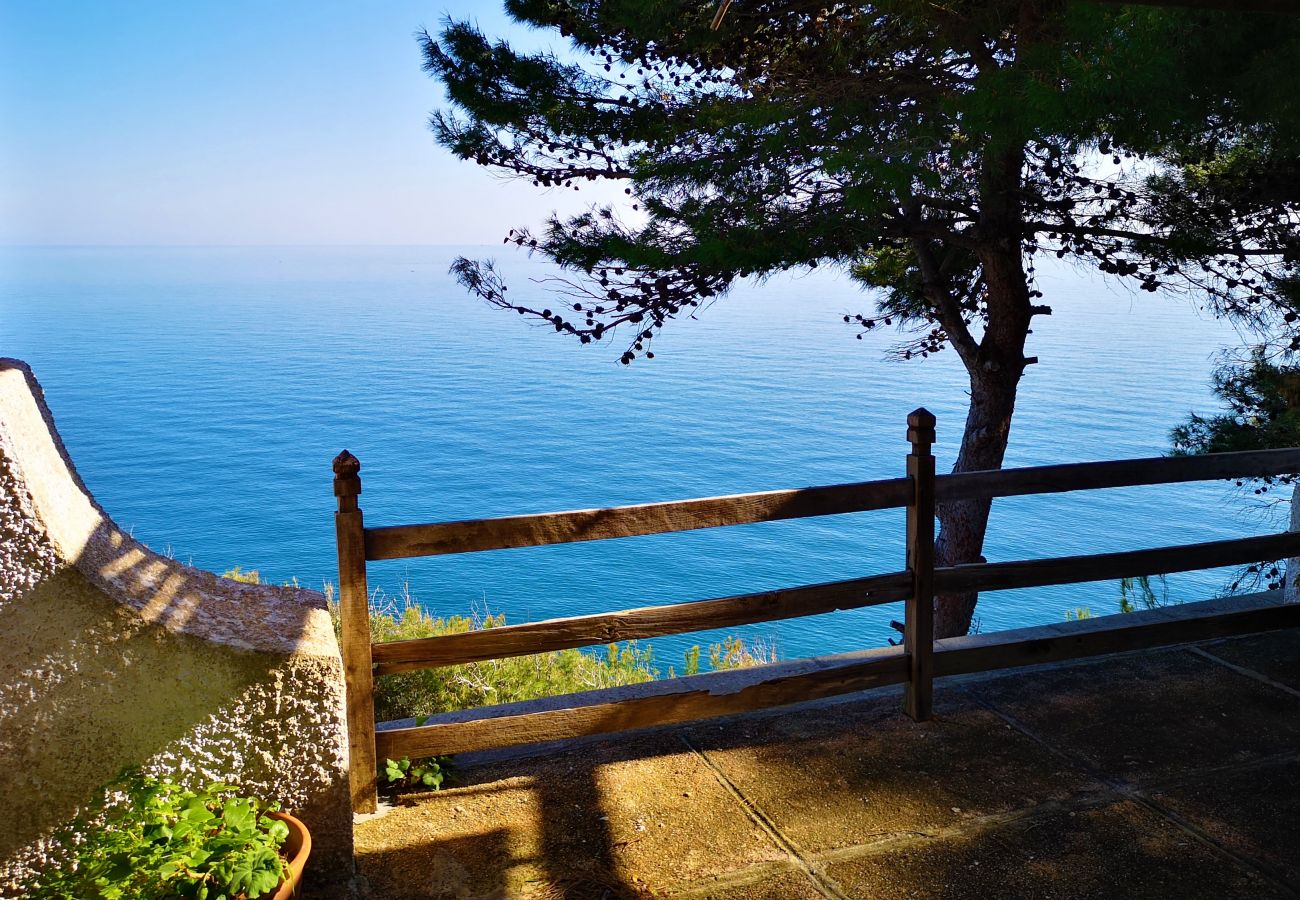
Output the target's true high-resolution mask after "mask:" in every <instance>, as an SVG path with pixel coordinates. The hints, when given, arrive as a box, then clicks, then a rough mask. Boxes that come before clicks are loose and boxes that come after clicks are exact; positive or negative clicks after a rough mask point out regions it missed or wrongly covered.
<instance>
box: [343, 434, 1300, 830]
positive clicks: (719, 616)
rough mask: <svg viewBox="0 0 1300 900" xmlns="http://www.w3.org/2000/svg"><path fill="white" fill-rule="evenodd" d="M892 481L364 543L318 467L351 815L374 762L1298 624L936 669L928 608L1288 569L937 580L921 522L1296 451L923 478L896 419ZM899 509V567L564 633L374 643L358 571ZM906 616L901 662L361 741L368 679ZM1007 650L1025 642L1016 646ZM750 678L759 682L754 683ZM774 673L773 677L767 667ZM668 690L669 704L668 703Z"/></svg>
mask: <svg viewBox="0 0 1300 900" xmlns="http://www.w3.org/2000/svg"><path fill="white" fill-rule="evenodd" d="M907 423H908V431H907V437H908V440H909V442H910V443H911V452H910V453H909V454H908V456H907V468H906V471H907V476H906V477H904V478H896V479H887V480H883V481H867V482H859V483H854V484H841V485H831V486H824V487H811V488H800V489H796V490H782V491H767V492H763V493H755V494H736V495H733V496H727V497H708V498H703V499H696V500H681V501H676V502H671V503H650V504H644V505H639V506H621V507H614V508H611V509H591V510H578V511H572V512H559V513H544V514H540V515H527V516H511V517H507V518H495V519H474V520H469V521H461V522H444V523H438V524H431V525H398V526H389V527H381V528H367V527H365V525H364V523H363V520H362V513H361V509H360V507H359V506H358V503H357V497H358V495H359V494H360V493H361V479H360V477H359V472H360V469H361V464H360V462H359V461H358V460H357V459H356V457H354V456H353V455H352V454H350V453H348V452H347V451H346V450H345V451H343V452H342V453H340V454H339V456H338V457H337V458H336V459H335V460H334V473H335V478H334V493H335V495H336V496H337V498H338V513H337V514H336V516H335V523H336V528H337V540H338V558H339V606H340V615H341V618H342V652H343V666H344V675H345V679H346V682H347V713H348V742H349V750H350V754H351V755H350V764H349V772H350V777H351V785H352V802H353V806H354V808H355V809H356V810H358V811H361V812H368V811H373V810H374V808H375V803H376V763H377V761H378V760H379V759H382V758H400V757H402V756H413V757H414V756H428V755H435V754H449V753H459V752H466V751H469V750H481V749H488V748H492V747H504V746H511V745H515V744H526V743H534V742H538V741H548V740H558V739H562V738H569V737H577V736H582V735H590V734H600V733H605V732H615V731H623V730H628V729H633V728H644V727H647V726H651V725H656V724H664V723H668V722H681V721H689V720H692V719H699V718H705V717H709V716H717V715H726V714H730V713H735V712H741V711H745V710H751V709H760V708H764V707H770V706H780V705H783V704H788V703H797V702H800V701H805V700H812V699H816V698H819V697H825V696H833V695H836V694H843V693H849V692H853V691H859V690H863V689H866V688H870V687H876V686H879V685H886V684H897V683H902V684H904V685H905V697H904V708H905V710H906V712H907V714H908V715H909V716H911V717H912V718H913V719H917V720H924V719H926V718H928V717H929V716H930V709H931V698H932V693H933V681H934V679H935V677H939V676H947V675H957V674H963V673H969V672H978V671H987V670H991V669H1000V668H1008V667H1013V666H1017V665H1025V664H1028V663H1034V662H1044V661H1049V660H1052V659H1067V658H1076V657H1082V656H1092V655H1099V654H1104V653H1114V652H1118V651H1122V650H1132V649H1140V648H1143V647H1152V646H1160V645H1164V644H1170V643H1181V642H1184V641H1189V640H1198V639H1206V638H1211V637H1221V636H1226V635H1231V634H1247V633H1252V632H1256V631H1264V630H1268V629H1272V628H1282V627H1291V626H1295V625H1300V604H1288V605H1285V606H1277V607H1275V608H1268V609H1255V610H1250V611H1244V612H1242V611H1238V612H1229V613H1224V614H1218V615H1209V616H1205V617H1203V618H1199V619H1194V620H1191V621H1188V620H1182V621H1170V622H1158V623H1153V624H1151V623H1149V624H1143V625H1141V626H1133V627H1125V628H1119V629H1110V630H1106V631H1101V632H1096V633H1090V634H1080V635H1077V636H1075V637H1073V638H1072V639H1071V640H1070V641H1068V642H1067V641H1060V642H1056V643H1050V642H1049V643H1048V644H1044V642H1042V641H1035V642H1032V643H1033V646H1032V647H1031V646H1028V644H1026V645H1025V646H1022V645H1021V644H1017V643H1010V644H1007V643H1000V644H996V645H992V646H989V647H968V648H963V649H954V650H941V651H938V652H936V651H935V647H934V635H933V625H934V608H933V600H934V595H935V594H936V593H944V592H952V591H987V590H1005V589H1009V588H1025V587H1040V586H1045V585H1054V584H1071V583H1078V582H1087V581H1101V580H1108V579H1116V578H1124V577H1130V576H1138V575H1155V574H1163V573H1167V572H1178V571H1186V570H1192V569H1206V568H1213V567H1217V566H1228V565H1238V564H1244V563H1250V562H1256V561H1260V560H1268V559H1281V558H1284V557H1289V556H1293V555H1300V532H1284V533H1281V534H1272V535H1267V536H1263V537H1251V538H1242V539H1239V540H1229V541H1212V542H1208V543H1202V544H1186V545H1181V546H1175V547H1161V548H1156V549H1150V550H1133V551H1127V552H1122V553H1104V554H1096V555H1089V556H1072V557H1058V558H1054V559H1035V560H1024V561H1018V562H994V563H974V564H969V565H960V566H952V567H945V568H936V567H935V557H934V536H935V535H934V529H935V506H936V504H941V503H944V502H947V501H952V500H963V499H974V498H993V497H1010V496H1016V495H1024V494H1045V493H1056V492H1063V491H1078V490H1092V489H1098V488H1112V487H1128V486H1133V485H1147V484H1170V483H1176V482H1185V481H1203V480H1212V479H1223V478H1249V477H1258V476H1268V475H1280V474H1286V473H1296V472H1300V448H1296V449H1285V450H1261V451H1250V452H1244V453H1219V454H1210V455H1205V456H1184V457H1157V458H1151V459H1130V460H1116V461H1110V462H1093V463H1076V464H1069V465H1054V466H1035V467H1030V468H1021V469H1003V470H997V471H986V472H969V473H963V474H955V475H941V476H937V477H936V475H935V469H934V456H933V455H932V453H931V446H932V444H933V442H934V424H935V420H934V416H932V415H931V414H930V413H929V412H927V411H926V410H924V409H918V410H917V411H915V412H914V413H912V414H911V415H909V416H908V419H907ZM900 507H906V509H907V559H906V568H905V570H903V571H901V572H893V573H888V574H881V575H871V576H868V577H865V578H854V579H849V580H847V581H834V582H828V583H823V584H812V585H803V586H799V587H792V588H785V589H781V590H772V591H763V592H760V593H754V594H741V595H738V596H732V597H722V598H718V599H712V600H700V601H694V602H689V603H677V604H671V605H663V606H651V607H643V608H639V609H628V610H623V611H620V612H612V613H601V614H597V615H586V616H571V617H566V618H560V619H551V620H549V621H545V622H531V623H526V624H517V625H509V626H503V627H500V628H489V629H484V630H480V631H471V632H467V633H462V634H448V635H442V636H438V637H431V638H422V639H418V640H406V641H396V642H389V643H378V644H376V643H372V641H371V636H370V619H369V612H370V611H369V592H368V589H367V585H366V563H367V561H373V560H384V559H401V558H406V557H415V556H435V555H440V554H449V553H472V552H477V551H482V550H498V549H503V548H508V547H532V546H538V545H543V544H563V543H570V542H574V541H593V540H603V539H607V538H620V537H631V536H634V535H645V534H659V533H664V532H673V531H688V530H692V529H698V528H717V527H721V526H725V525H741V524H747V523H753V522H771V521H777V520H780V519H798V518H805V517H810V516H827V515H835V514H840V513H854V512H864V511H867V510H875V509H888V508H900ZM899 600H902V601H905V608H904V636H903V646H902V648H901V649H900V651H899V652H897V653H890V654H881V655H880V656H878V657H876V658H871V659H867V660H864V661H862V662H859V663H856V664H853V665H848V666H836V667H831V668H826V669H814V670H812V671H805V672H801V673H798V674H794V675H790V674H785V673H784V672H785V671H786V670H782V672H783V673H782V674H777V675H773V677H771V678H768V679H765V678H764V676H763V673H762V672H759V673H757V677H755V678H753V679H751V680H750V681H749V682H748V683H747V686H746V687H745V688H744V689H743V690H736V691H732V692H713V691H710V690H707V689H692V685H694V684H702V683H703V682H699V681H695V680H694V679H708V678H710V677H711V676H707V675H704V676H692V677H690V678H681V679H676V681H677V682H679V683H680V684H678V685H673V686H671V687H672V688H673V689H671V690H669V691H667V692H663V693H660V694H658V695H653V696H642V697H634V698H629V699H624V700H621V701H618V702H581V703H576V704H574V705H571V706H568V707H565V708H558V709H550V710H545V711H540V712H531V713H527V714H522V715H496V716H492V715H490V712H491V710H486V711H485V713H488V714H485V715H484V716H482V717H476V718H472V719H469V720H466V721H458V722H450V723H441V724H435V725H425V726H420V727H402V728H394V729H386V730H380V731H378V732H377V731H376V727H375V712H374V695H373V679H374V678H375V677H376V676H378V675H387V674H391V673H394V672H406V671H411V670H415V669H425V668H433V667H438V666H450V665H458V664H461V663H468V662H475V661H479V660H488V659H497V658H504V657H511V656H522V655H526V654H531V653H542V652H545V651H550V650H563V649H567V648H571V647H584V646H590V645H597V644H607V643H610V642H613V641H625V640H633V639H638V638H649V637H655V636H659V635H667V634H680V633H683V632H690V631H699V630H705V629H715V628H724V627H729V626H734V625H743V624H751V623H755V622H768V621H773V620H776V619H788V618H794V617H797V616H810V615H817V614H819V613H827V612H833V611H835V610H842V609H858V608H862V607H867V606H876V605H879V604H882V603H889V602H894V601H899ZM1022 643H1023V642H1022ZM759 668H760V669H762V668H763V667H759ZM772 669H773V670H774V671H776V670H777V669H778V667H777V666H773V667H772ZM678 687H680V689H676V688H678Z"/></svg>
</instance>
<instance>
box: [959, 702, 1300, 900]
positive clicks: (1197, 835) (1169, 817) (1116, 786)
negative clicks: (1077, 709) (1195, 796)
mask: <svg viewBox="0 0 1300 900" xmlns="http://www.w3.org/2000/svg"><path fill="white" fill-rule="evenodd" d="M967 696H969V697H970V698H971V699H972V700H973V701H974V702H975V703H977V704H979V705H980V706H982V707H983V708H985V709H987V710H988V711H989V712H991V713H993V715H995V716H997V717H998V718H1000V719H1002V721H1004V722H1006V723H1007V724H1008V725H1010V726H1011V727H1012V728H1014V729H1015V730H1016V731H1018V732H1020V733H1021V734H1023V735H1024V736H1025V737H1027V738H1029V739H1030V740H1031V741H1034V742H1035V743H1036V744H1038V745H1039V746H1041V747H1043V748H1044V749H1046V750H1047V751H1048V752H1049V753H1052V754H1054V755H1056V756H1057V757H1060V758H1061V759H1063V760H1066V761H1067V762H1069V763H1070V764H1071V765H1074V766H1077V767H1078V768H1080V769H1082V770H1083V771H1084V772H1085V773H1086V774H1087V775H1089V776H1090V777H1092V778H1094V779H1096V780H1097V781H1098V782H1099V783H1101V784H1102V785H1104V786H1105V787H1106V788H1107V789H1108V790H1109V791H1111V792H1112V793H1113V794H1114V795H1115V796H1116V797H1117V798H1118V799H1121V800H1130V801H1132V802H1133V803H1136V804H1138V805H1139V806H1141V807H1142V808H1143V809H1146V810H1147V811H1148V812H1151V813H1152V814H1154V815H1156V816H1158V817H1160V818H1162V819H1164V820H1165V821H1166V822H1168V823H1169V824H1171V825H1173V826H1174V827H1175V828H1177V829H1178V830H1180V831H1182V832H1183V833H1184V834H1186V835H1187V836H1188V837H1190V838H1192V839H1193V840H1194V841H1196V842H1197V843H1199V844H1201V845H1203V846H1204V847H1206V848H1207V849H1209V850H1210V851H1211V852H1212V853H1215V854H1216V855H1218V856H1220V857H1222V858H1224V859H1226V860H1227V861H1228V862H1230V863H1233V864H1235V865H1237V866H1240V867H1241V868H1243V869H1246V870H1247V871H1248V872H1250V873H1251V874H1252V875H1254V876H1255V877H1257V878H1259V879H1260V880H1261V881H1265V882H1267V883H1268V884H1269V885H1270V886H1271V887H1273V888H1275V889H1277V890H1278V891H1280V892H1281V893H1282V894H1283V895H1284V896H1287V897H1293V898H1300V893H1297V892H1296V890H1295V888H1294V887H1292V886H1291V885H1290V884H1289V883H1288V882H1287V881H1286V879H1285V878H1284V877H1282V876H1281V875H1280V874H1279V873H1277V872H1275V871H1274V870H1273V868H1272V867H1271V866H1268V865H1266V864H1264V863H1261V862H1259V861H1258V860H1255V859H1252V858H1251V857H1249V856H1244V855H1243V854H1240V853H1238V852H1236V851H1235V850H1232V849H1230V848H1228V847H1225V846H1224V845H1223V844H1220V843H1219V842H1218V841H1216V840H1215V839H1214V838H1213V837H1211V836H1210V834H1208V833H1207V832H1206V831H1204V830H1203V829H1201V828H1200V827H1199V826H1197V825H1196V824H1194V823H1192V822H1190V821H1188V820H1187V819H1184V818H1183V817H1182V816H1180V815H1178V814H1177V813H1176V812H1174V811H1173V810H1171V809H1167V808H1166V807H1165V806H1164V805H1163V804H1161V803H1158V802H1156V801H1155V800H1153V799H1151V798H1150V797H1148V796H1147V795H1146V794H1145V793H1144V792H1143V791H1142V790H1141V789H1140V788H1137V787H1135V786H1133V785H1130V784H1126V783H1125V782H1123V781H1120V780H1119V779H1116V778H1112V777H1111V776H1110V775H1108V774H1106V773H1105V772H1103V771H1102V770H1101V769H1099V768H1098V767H1097V766H1095V765H1093V764H1092V763H1091V762H1089V761H1088V760H1087V759H1085V758H1083V757H1082V756H1080V755H1078V754H1077V753H1074V752H1072V751H1070V750H1066V749H1062V748H1060V747H1057V746H1056V745H1055V744H1053V743H1052V742H1051V741H1049V740H1048V739H1047V738H1044V737H1042V736H1041V735H1039V734H1037V733H1035V732H1034V731H1033V730H1031V729H1030V728H1029V726H1027V725H1025V724H1024V723H1023V722H1021V721H1020V720H1019V719H1017V718H1016V717H1015V716H1012V715H1010V714H1009V713H1006V712H1004V711H1002V710H1001V709H999V708H998V707H996V706H994V705H993V704H992V703H990V702H988V701H987V700H985V699H984V698H983V697H979V696H975V695H973V694H967Z"/></svg>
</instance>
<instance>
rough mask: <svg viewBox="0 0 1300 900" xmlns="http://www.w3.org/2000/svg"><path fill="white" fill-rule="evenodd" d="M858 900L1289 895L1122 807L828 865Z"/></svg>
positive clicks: (1227, 899)
mask: <svg viewBox="0 0 1300 900" xmlns="http://www.w3.org/2000/svg"><path fill="white" fill-rule="evenodd" d="M827 871H828V874H829V875H830V877H831V878H833V879H834V880H835V882H836V884H837V885H838V886H839V888H840V889H841V891H842V892H843V893H844V895H845V896H848V897H853V898H860V900H877V898H879V900H885V898H889V900H895V898H901V897H908V898H943V900H988V898H999V900H1019V898H1024V900H1031V898H1032V900H1115V898H1120V897H1122V898H1126V900H1148V898H1149V900H1169V898H1178V900H1235V898H1242V900H1247V898H1252V900H1263V898H1269V897H1285V896H1288V894H1287V893H1286V892H1284V891H1280V890H1278V889H1277V888H1275V887H1274V886H1273V885H1270V884H1268V883H1267V882H1265V881H1263V880H1261V879H1259V878H1257V877H1254V876H1252V875H1251V874H1250V873H1248V872H1244V871H1242V870H1240V869H1236V868H1234V867H1232V866H1229V865H1225V864H1224V861H1223V859H1222V858H1221V857H1220V856H1219V855H1218V854H1217V853H1216V852H1215V851H1213V850H1212V849H1210V848H1208V847H1206V846H1204V845H1203V844H1201V843H1199V842H1198V841H1196V840H1195V839H1194V838H1192V837H1191V836H1189V835H1188V834H1187V833H1186V832H1184V831H1183V830H1181V829H1179V828H1178V827H1176V826H1175V825H1173V824H1171V823H1170V822H1169V821H1167V820H1166V819H1163V818H1161V817H1160V816H1158V815H1155V814H1153V813H1151V812H1150V811H1148V810H1146V809H1144V808H1142V807H1141V806H1140V805H1138V804H1137V803H1134V802H1130V801H1121V802H1119V803H1115V804H1112V805H1109V806H1104V807H1100V808H1093V809H1084V810H1078V811H1074V810H1072V811H1069V812H1064V811H1062V812H1056V813H1053V814H1051V815H1046V816H1040V817H1034V818H1029V819H1022V820H1018V821H1016V822H1014V823H1011V824H1009V825H1006V826H1003V827H999V828H993V829H989V830H983V829H972V830H970V831H968V832H966V833H962V834H957V835H953V836H950V837H946V838H941V839H937V840H920V841H915V842H912V843H911V844H909V845H905V846H900V847H896V848H890V849H888V850H886V851H884V852H879V853H872V854H869V855H864V856H863V857H861V858H859V859H852V860H844V861H840V862H831V863H830V864H829V865H828V866H827Z"/></svg>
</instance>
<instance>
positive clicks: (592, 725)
mask: <svg viewBox="0 0 1300 900" xmlns="http://www.w3.org/2000/svg"><path fill="white" fill-rule="evenodd" d="M766 668H769V667H764V666H759V667H755V668H754V669H751V670H747V672H746V674H747V675H750V676H754V677H753V678H751V680H750V682H749V683H748V684H746V685H745V686H743V687H740V688H738V689H736V688H734V687H732V686H734V685H735V683H736V678H735V675H736V673H733V672H714V673H710V674H708V675H694V676H691V677H689V678H677V679H673V680H672V681H668V682H657V683H655V684H654V685H653V686H647V687H653V688H654V689H656V690H659V691H661V693H655V694H651V695H647V696H642V697H634V698H631V699H625V700H621V701H617V702H601V700H600V697H601V694H602V693H603V692H600V691H593V692H590V693H589V694H588V695H585V696H583V695H575V697H574V701H575V704H579V705H575V706H573V707H570V708H564V709H553V710H547V711H544V712H534V713H524V714H522V715H506V716H493V717H484V718H481V719H471V720H469V721H463V722H452V723H446V724H436V725H424V726H419V727H411V728H398V729H391V730H387V729H386V730H381V731H380V732H378V734H377V735H376V741H377V744H378V748H379V754H380V756H381V757H384V758H389V759H397V758H400V757H403V756H411V757H415V756H433V755H439V754H451V753H465V752H468V751H471V750H488V749H492V748H495V747H513V746H516V745H519V744H537V743H544V742H547V741H556V740H563V739H566V738H574V737H583V736H586V735H591V734H606V733H611V732H617V731H631V730H634V729H637V728H648V727H651V726H654V725H665V724H669V723H672V722H688V721H692V720H694V719H705V718H711V717H713V716H725V715H731V714H733V713H739V712H748V711H750V710H755V709H764V708H767V707H771V706H784V705H787V704H790V703H801V702H803V701H806V700H816V699H818V698H820V697H832V696H835V695H838V694H847V693H852V692H854V691H860V690H866V689H867V688H873V687H879V686H881V685H887V684H897V683H898V682H900V681H903V680H904V679H905V678H906V677H907V659H906V657H905V656H904V654H903V652H902V649H901V648H898V649H891V650H886V651H881V652H880V653H878V654H874V655H872V657H871V658H869V659H867V660H864V661H861V662H853V663H848V664H842V665H828V666H826V667H825V668H818V669H815V670H813V671H807V672H802V673H800V674H796V675H780V676H777V677H773V678H770V679H767V680H758V679H761V677H762V674H763V672H762V670H763V669H766ZM770 668H771V669H772V670H774V671H778V672H779V671H781V670H782V669H783V668H785V664H781V663H778V664H775V665H773V666H771V667H770Z"/></svg>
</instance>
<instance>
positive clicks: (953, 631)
mask: <svg viewBox="0 0 1300 900" xmlns="http://www.w3.org/2000/svg"><path fill="white" fill-rule="evenodd" d="M1015 403H1016V384H1015V382H1014V381H1011V382H1010V383H1008V380H1006V379H993V378H979V377H976V376H972V378H971V399H970V409H969V410H968V411H967V413H966V430H965V432H964V433H963V434H962V441H961V450H960V451H959V452H958V454H957V462H956V464H955V465H954V466H953V468H952V470H953V471H954V472H975V471H980V470H983V469H1000V468H1001V467H1002V458H1003V456H1004V455H1005V454H1006V450H1007V441H1008V439H1009V437H1010V434H1011V414H1012V412H1013V411H1014V409H1015ZM991 506H992V502H991V501H989V500H961V501H956V502H951V503H944V504H941V505H940V506H939V508H938V510H937V515H938V519H939V536H938V538H937V539H936V541H935V562H936V564H937V565H939V566H955V565H959V564H961V563H969V562H979V561H980V560H981V559H982V558H983V552H984V534H985V531H986V530H987V528H988V521H989V510H990V507H991ZM978 597H979V595H978V594H977V593H974V592H968V593H961V594H941V595H939V596H937V597H936V598H935V618H934V633H935V637H953V636H956V635H962V634H966V632H967V631H969V630H970V624H971V618H972V616H973V614H974V612H975V602H976V600H977V599H978Z"/></svg>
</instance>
